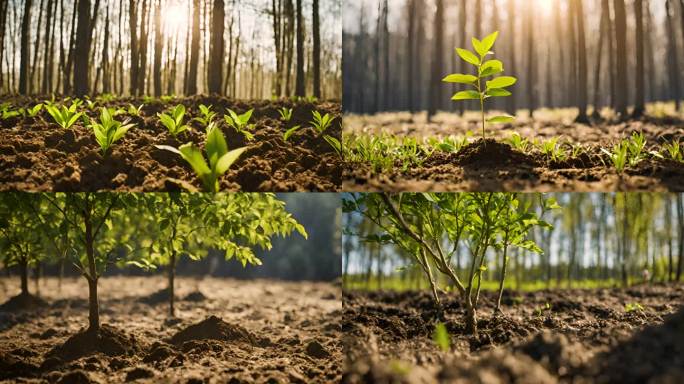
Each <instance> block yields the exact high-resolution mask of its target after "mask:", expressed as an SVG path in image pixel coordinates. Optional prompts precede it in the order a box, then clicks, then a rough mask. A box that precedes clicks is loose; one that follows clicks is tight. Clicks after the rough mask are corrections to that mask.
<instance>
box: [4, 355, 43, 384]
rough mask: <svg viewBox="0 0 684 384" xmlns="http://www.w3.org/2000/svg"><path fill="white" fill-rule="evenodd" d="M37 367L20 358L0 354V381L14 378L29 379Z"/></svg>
mask: <svg viewBox="0 0 684 384" xmlns="http://www.w3.org/2000/svg"><path fill="white" fill-rule="evenodd" d="M37 370H38V367H36V366H35V365H33V364H31V363H30V362H27V361H26V359H25V358H22V356H16V355H14V354H11V353H0V380H4V379H10V378H14V377H31V376H33V375H34V374H35V372H36V371H37Z"/></svg>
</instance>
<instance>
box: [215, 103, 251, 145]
mask: <svg viewBox="0 0 684 384" xmlns="http://www.w3.org/2000/svg"><path fill="white" fill-rule="evenodd" d="M253 112H254V109H250V110H249V111H247V112H245V113H243V114H242V115H238V114H237V113H235V111H233V110H232V109H228V114H227V115H223V119H224V120H225V121H226V124H228V126H230V127H232V128H233V129H234V130H235V131H236V132H238V133H240V134H242V135H243V136H244V137H245V139H247V140H248V141H252V140H254V134H252V133H251V132H250V130H253V129H254V125H253V124H252V125H250V124H249V120H250V119H251V118H252V113H253Z"/></svg>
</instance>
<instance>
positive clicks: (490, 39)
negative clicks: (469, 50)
mask: <svg viewBox="0 0 684 384" xmlns="http://www.w3.org/2000/svg"><path fill="white" fill-rule="evenodd" d="M498 37H499V31H496V32H494V33H492V34H491V35H489V36H487V37H485V38H484V39H482V48H484V50H485V53H487V52H489V50H490V49H492V47H493V46H494V43H495V42H496V39H497V38H498ZM482 56H484V55H482Z"/></svg>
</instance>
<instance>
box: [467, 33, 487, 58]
mask: <svg viewBox="0 0 684 384" xmlns="http://www.w3.org/2000/svg"><path fill="white" fill-rule="evenodd" d="M471 41H472V43H473V49H475V52H477V53H478V54H479V55H480V56H482V57H484V55H486V54H487V52H489V49H485V48H484V45H482V42H481V41H480V40H478V39H476V38H474V37H473V38H472V39H471Z"/></svg>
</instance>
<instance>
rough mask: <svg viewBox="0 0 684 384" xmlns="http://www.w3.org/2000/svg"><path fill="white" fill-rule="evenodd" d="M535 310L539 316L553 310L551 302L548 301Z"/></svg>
mask: <svg viewBox="0 0 684 384" xmlns="http://www.w3.org/2000/svg"><path fill="white" fill-rule="evenodd" d="M535 312H536V314H537V317H542V316H544V312H551V304H549V303H548V302H547V303H545V304H544V305H543V306H541V307H538V308H537V309H536V310H535Z"/></svg>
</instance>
